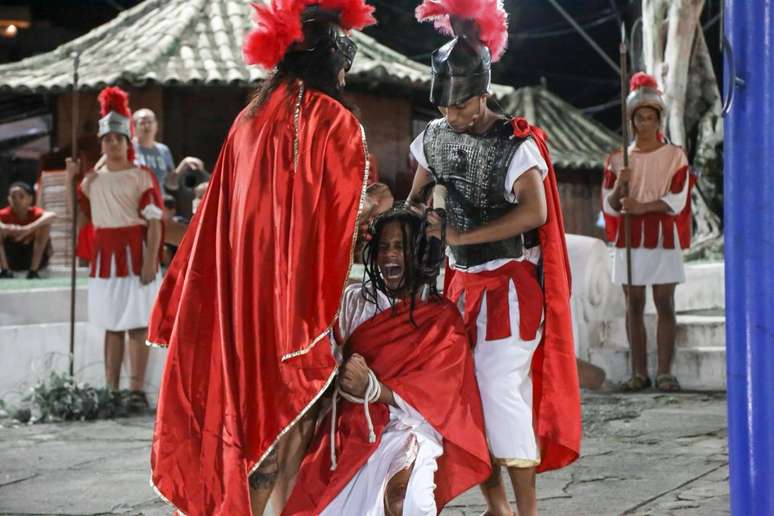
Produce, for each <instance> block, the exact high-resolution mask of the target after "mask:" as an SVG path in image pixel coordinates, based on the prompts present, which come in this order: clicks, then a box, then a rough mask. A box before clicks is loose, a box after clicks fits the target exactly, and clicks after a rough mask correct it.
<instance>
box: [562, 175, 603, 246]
mask: <svg viewBox="0 0 774 516" xmlns="http://www.w3.org/2000/svg"><path fill="white" fill-rule="evenodd" d="M557 181H558V187H559V198H560V202H561V204H562V214H563V215H564V229H565V231H566V232H567V233H573V234H576V235H585V236H591V237H597V238H602V239H604V237H605V232H604V230H602V229H601V228H599V227H597V220H598V219H599V212H600V210H601V207H602V205H601V200H600V199H601V195H602V177H601V171H600V172H597V171H594V170H579V171H566V170H559V171H557Z"/></svg>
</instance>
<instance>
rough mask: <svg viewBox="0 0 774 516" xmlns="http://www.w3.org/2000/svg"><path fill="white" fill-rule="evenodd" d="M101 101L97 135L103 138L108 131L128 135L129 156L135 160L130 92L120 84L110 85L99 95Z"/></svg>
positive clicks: (131, 159)
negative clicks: (120, 86)
mask: <svg viewBox="0 0 774 516" xmlns="http://www.w3.org/2000/svg"><path fill="white" fill-rule="evenodd" d="M97 101H99V114H100V117H101V118H100V119H99V127H98V130H97V137H99V138H102V137H103V136H105V135H106V134H108V133H117V134H121V135H124V136H126V139H127V140H128V141H129V148H128V150H127V158H128V159H129V161H134V147H133V146H132V142H131V140H132V133H133V131H132V112H131V111H130V110H129V94H128V93H127V92H125V91H124V90H122V89H121V88H119V87H118V86H108V87H107V88H105V89H104V90H102V91H101V92H99V95H98V96H97Z"/></svg>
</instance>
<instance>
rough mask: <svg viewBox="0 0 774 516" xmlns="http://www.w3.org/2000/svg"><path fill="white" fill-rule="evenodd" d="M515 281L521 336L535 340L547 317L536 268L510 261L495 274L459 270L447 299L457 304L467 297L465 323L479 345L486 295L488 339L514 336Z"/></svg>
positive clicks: (470, 334) (522, 338)
mask: <svg viewBox="0 0 774 516" xmlns="http://www.w3.org/2000/svg"><path fill="white" fill-rule="evenodd" d="M511 280H513V284H514V286H515V287H516V296H517V298H518V300H519V337H520V338H521V340H525V341H526V340H534V339H535V337H536V335H537V331H538V328H540V320H541V318H542V315H543V290H542V289H541V288H540V284H539V283H538V281H537V270H536V267H535V265H533V264H532V263H531V262H528V261H525V260H523V261H513V262H508V263H506V264H505V265H503V266H502V267H498V268H497V269H495V270H492V271H482V272H465V271H463V270H455V271H454V275H453V278H452V279H451V282H450V284H449V288H448V290H447V294H446V297H448V298H449V299H450V300H451V301H452V302H454V303H457V302H458V301H459V299H460V297H461V296H462V295H463V294H464V296H465V311H464V313H463V317H462V318H463V321H464V322H465V328H467V331H468V336H469V337H470V339H471V343H472V344H473V345H475V343H476V342H477V340H476V338H477V331H476V326H477V325H476V321H477V319H478V314H479V312H480V311H481V303H482V301H483V300H484V294H486V296H487V297H486V340H488V341H491V340H500V339H505V338H508V337H510V336H511V334H512V332H511V318H510V303H508V287H509V285H510V283H511Z"/></svg>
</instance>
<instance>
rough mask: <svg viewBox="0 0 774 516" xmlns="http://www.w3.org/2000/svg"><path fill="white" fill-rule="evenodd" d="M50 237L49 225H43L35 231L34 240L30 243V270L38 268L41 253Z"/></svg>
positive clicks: (41, 258)
mask: <svg viewBox="0 0 774 516" xmlns="http://www.w3.org/2000/svg"><path fill="white" fill-rule="evenodd" d="M50 238H51V226H44V227H42V228H40V229H38V230H36V231H35V241H34V242H33V244H32V263H30V270H31V271H37V270H38V269H40V262H41V261H42V260H43V253H44V252H45V250H46V245H47V244H48V241H49V239H50Z"/></svg>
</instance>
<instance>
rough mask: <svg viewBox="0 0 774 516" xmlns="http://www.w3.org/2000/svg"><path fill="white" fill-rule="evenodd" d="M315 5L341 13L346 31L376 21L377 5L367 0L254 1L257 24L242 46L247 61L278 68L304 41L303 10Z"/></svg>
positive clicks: (268, 67) (264, 66)
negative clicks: (288, 53) (286, 54)
mask: <svg viewBox="0 0 774 516" xmlns="http://www.w3.org/2000/svg"><path fill="white" fill-rule="evenodd" d="M313 5H317V6H319V7H320V8H322V9H325V10H328V11H333V12H338V13H339V26H340V27H341V28H342V30H344V31H350V30H353V29H356V30H359V29H362V28H363V27H366V26H368V25H373V24H374V23H376V19H375V18H374V17H373V12H374V8H373V7H371V6H369V5H367V4H366V3H365V2H364V0H271V3H266V4H252V6H253V9H255V22H256V27H255V28H254V29H253V30H251V31H250V32H249V33H248V34H247V37H246V39H245V44H244V46H243V47H242V54H243V55H244V59H245V62H246V63H247V64H257V65H259V66H261V67H262V68H264V69H267V70H271V69H273V68H274V67H276V66H277V64H279V62H280V61H281V60H282V58H283V56H284V55H285V53H286V52H287V51H288V48H290V46H291V45H293V44H294V43H299V42H301V41H302V40H303V38H304V32H303V29H302V24H301V13H303V11H304V9H305V8H307V7H310V6H313Z"/></svg>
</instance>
